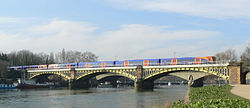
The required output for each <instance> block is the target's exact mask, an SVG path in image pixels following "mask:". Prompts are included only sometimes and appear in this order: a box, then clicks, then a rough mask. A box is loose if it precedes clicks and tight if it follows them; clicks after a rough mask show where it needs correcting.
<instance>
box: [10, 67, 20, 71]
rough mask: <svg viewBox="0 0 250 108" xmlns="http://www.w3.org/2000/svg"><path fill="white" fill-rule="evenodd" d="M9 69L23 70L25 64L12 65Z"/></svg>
mask: <svg viewBox="0 0 250 108" xmlns="http://www.w3.org/2000/svg"><path fill="white" fill-rule="evenodd" d="M8 70H9V71H20V70H23V66H11V67H9V68H8Z"/></svg>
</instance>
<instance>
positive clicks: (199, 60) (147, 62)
mask: <svg viewBox="0 0 250 108" xmlns="http://www.w3.org/2000/svg"><path fill="white" fill-rule="evenodd" d="M214 61H215V57H213V56H207V57H183V58H166V59H141V60H124V61H98V62H81V63H64V64H48V65H30V66H12V67H9V70H16V71H20V70H45V69H71V68H105V67H129V66H138V65H143V66H164V65H193V64H212V63H214Z"/></svg>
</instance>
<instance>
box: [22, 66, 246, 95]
mask: <svg viewBox="0 0 250 108" xmlns="http://www.w3.org/2000/svg"><path fill="white" fill-rule="evenodd" d="M23 73H24V74H25V78H27V79H32V78H36V77H38V76H41V75H52V74H56V75H59V76H62V77H64V78H66V79H68V80H69V86H70V87H72V88H77V87H81V88H82V87H88V82H89V81H88V80H89V79H91V78H93V77H95V76H97V75H100V74H107V73H109V74H110V73H111V75H119V76H124V77H127V78H129V79H131V80H133V81H134V85H135V88H136V89H137V90H145V89H153V87H154V83H153V82H154V80H156V79H158V78H160V77H163V76H166V75H175V76H178V77H181V78H183V79H186V80H188V81H189V85H190V86H193V87H195V86H202V85H203V81H202V80H203V78H204V77H206V76H208V75H215V76H218V77H220V78H223V79H224V80H226V81H227V82H228V83H229V84H240V83H244V81H245V78H243V77H244V76H245V75H243V72H242V65H241V64H240V63H218V64H193V65H166V66H141V65H139V66H130V67H103V68H71V69H51V70H24V72H23ZM80 80H81V81H80Z"/></svg>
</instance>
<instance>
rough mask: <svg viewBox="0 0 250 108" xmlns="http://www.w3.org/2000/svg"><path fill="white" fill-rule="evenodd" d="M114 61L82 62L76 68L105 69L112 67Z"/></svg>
mask: <svg viewBox="0 0 250 108" xmlns="http://www.w3.org/2000/svg"><path fill="white" fill-rule="evenodd" d="M114 66H115V61H100V62H82V63H79V64H78V68H100V67H102V68H105V67H114Z"/></svg>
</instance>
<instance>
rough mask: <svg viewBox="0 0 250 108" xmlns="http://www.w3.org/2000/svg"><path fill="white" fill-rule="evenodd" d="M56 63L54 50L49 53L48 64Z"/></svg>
mask: <svg viewBox="0 0 250 108" xmlns="http://www.w3.org/2000/svg"><path fill="white" fill-rule="evenodd" d="M54 63H55V55H54V53H53V52H51V53H50V55H49V60H48V64H54Z"/></svg>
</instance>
